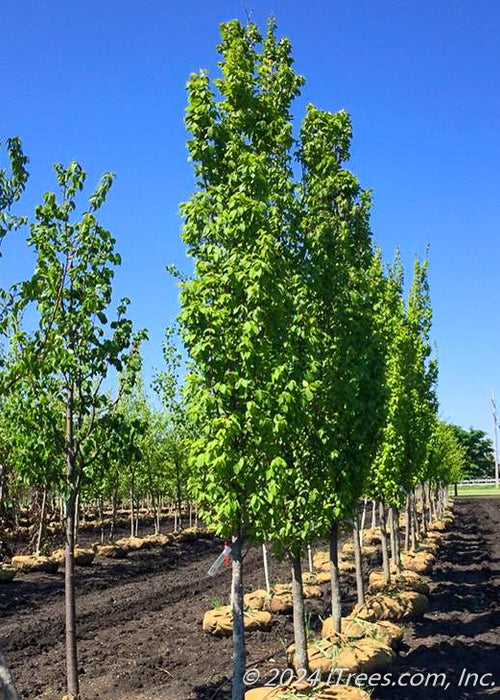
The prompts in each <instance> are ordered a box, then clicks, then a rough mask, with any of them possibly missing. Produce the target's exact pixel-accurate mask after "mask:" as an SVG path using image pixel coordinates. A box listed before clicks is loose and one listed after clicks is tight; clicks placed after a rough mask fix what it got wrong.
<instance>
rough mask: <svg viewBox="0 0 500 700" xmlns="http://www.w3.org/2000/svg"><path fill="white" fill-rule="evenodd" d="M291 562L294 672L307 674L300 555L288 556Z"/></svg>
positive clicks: (307, 661) (307, 664)
mask: <svg viewBox="0 0 500 700" xmlns="http://www.w3.org/2000/svg"><path fill="white" fill-rule="evenodd" d="M290 556H291V560H292V598H293V635H294V640H295V655H296V659H297V666H296V669H295V670H296V671H298V672H300V671H302V672H305V673H306V674H308V673H309V660H308V658H307V632H306V616H305V609H304V592H303V590H302V568H301V564H300V554H299V553H297V554H290Z"/></svg>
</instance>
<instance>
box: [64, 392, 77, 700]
mask: <svg viewBox="0 0 500 700" xmlns="http://www.w3.org/2000/svg"><path fill="white" fill-rule="evenodd" d="M74 450H75V448H74V438H73V387H71V388H70V390H69V392H68V399H67V404H66V482H67V488H68V496H67V499H66V561H65V571H64V587H65V589H64V593H65V617H66V683H67V695H68V696H69V698H71V699H74V698H78V694H79V684H78V661H77V650H76V603H75V505H76V504H75V501H76V498H77V495H78V494H77V492H76V483H77V477H76V465H75V451H74Z"/></svg>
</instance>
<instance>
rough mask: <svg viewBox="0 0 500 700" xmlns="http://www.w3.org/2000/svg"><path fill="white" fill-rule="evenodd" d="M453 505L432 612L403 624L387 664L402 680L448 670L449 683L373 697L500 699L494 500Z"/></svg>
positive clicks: (498, 544) (499, 578)
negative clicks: (398, 647)
mask: <svg viewBox="0 0 500 700" xmlns="http://www.w3.org/2000/svg"><path fill="white" fill-rule="evenodd" d="M456 504H457V505H456V513H457V520H456V525H455V528H454V530H453V532H451V533H450V534H449V535H448V536H447V541H446V545H445V547H444V549H443V551H442V553H441V555H440V557H439V561H438V563H437V564H436V566H435V567H434V570H433V573H432V586H431V595H430V611H429V612H428V613H427V614H426V615H425V617H424V618H422V619H421V620H420V621H419V622H416V623H413V624H411V625H409V627H408V628H407V630H406V633H405V636H404V642H405V647H404V650H403V651H402V653H401V654H400V656H399V657H398V659H397V661H396V663H394V665H393V666H392V667H391V672H392V674H393V677H394V679H396V680H397V678H398V677H399V678H401V680H402V681H403V682H405V683H408V676H405V677H404V678H402V677H401V674H404V673H411V674H418V673H423V674H427V673H428V672H432V673H444V674H446V682H447V683H448V682H449V686H448V687H447V689H445V687H446V686H445V687H442V685H441V679H439V682H438V684H437V685H436V687H432V682H431V681H429V682H428V684H427V686H425V685H423V684H421V685H420V684H419V687H414V688H411V687H405V688H398V687H397V686H396V687H387V688H384V689H380V688H379V689H378V690H377V691H376V692H375V694H374V697H376V698H381V699H382V698H383V700H388V699H389V698H391V700H407V699H408V700H410V699H411V700H420V699H424V698H425V699H426V700H434V699H435V698H436V699H437V698H450V700H455V698H457V699H460V700H465V699H467V698H474V700H476V699H477V700H479V698H484V699H486V698H492V697H500V500H499V499H495V498H476V499H473V498H468V499H465V498H461V499H459V500H457V501H456ZM468 674H477V675H478V678H477V679H475V678H474V676H473V675H472V676H471V677H470V678H469V682H468V683H467V685H465V679H466V678H467V675H468ZM488 674H489V675H488ZM461 678H462V681H461V683H460V680H461ZM414 682H415V683H419V676H415V678H414ZM481 682H482V684H483V685H480V683H481Z"/></svg>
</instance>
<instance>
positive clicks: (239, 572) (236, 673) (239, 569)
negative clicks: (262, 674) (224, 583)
mask: <svg viewBox="0 0 500 700" xmlns="http://www.w3.org/2000/svg"><path fill="white" fill-rule="evenodd" d="M242 544H243V537H242V533H241V527H240V528H239V530H238V532H237V534H236V535H235V536H234V537H233V540H232V546H231V556H232V560H233V564H232V574H233V578H232V586H231V609H232V613H233V688H232V695H231V698H232V700H244V695H245V682H244V674H245V667H246V648H245V628H244V622H243V561H242V552H241V550H242Z"/></svg>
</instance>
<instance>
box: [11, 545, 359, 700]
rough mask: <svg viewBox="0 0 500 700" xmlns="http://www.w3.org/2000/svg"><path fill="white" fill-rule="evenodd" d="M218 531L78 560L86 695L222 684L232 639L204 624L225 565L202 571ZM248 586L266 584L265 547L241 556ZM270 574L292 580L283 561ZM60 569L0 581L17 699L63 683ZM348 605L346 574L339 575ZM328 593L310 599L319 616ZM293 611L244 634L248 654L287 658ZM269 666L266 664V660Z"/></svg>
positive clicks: (106, 698)
mask: <svg viewBox="0 0 500 700" xmlns="http://www.w3.org/2000/svg"><path fill="white" fill-rule="evenodd" d="M221 548H222V544H221V543H220V542H219V541H216V542H215V541H214V542H211V541H206V540H205V541H203V540H200V541H198V542H197V543H195V544H191V545H182V546H169V547H166V548H163V549H157V550H155V551H147V552H136V553H134V554H132V555H130V556H129V557H128V558H127V559H126V560H124V561H120V562H112V561H108V562H106V560H103V559H98V560H96V563H94V565H93V566H92V567H91V568H89V569H81V568H80V569H77V577H78V579H77V616H78V637H79V664H80V673H81V689H82V696H83V697H84V698H85V700H115V699H116V700H118V699H120V700H132V698H133V699H134V700H149V699H150V698H155V699H157V698H158V699H159V698H161V699H162V700H186V699H187V698H195V699H196V700H202V699H203V700H205V698H207V699H208V698H210V697H212V698H213V697H214V691H215V690H217V689H218V688H220V690H221V693H222V694H223V693H225V691H226V690H227V687H228V685H227V683H226V684H224V681H225V679H228V678H229V677H230V674H231V640H230V639H215V638H211V637H209V636H207V635H206V634H204V633H203V631H202V629H201V620H202V618H203V614H204V612H205V611H206V610H207V609H209V608H210V607H213V606H214V605H215V604H220V602H223V603H227V602H228V596H229V590H230V570H225V571H223V572H222V573H220V574H218V575H217V576H216V577H215V578H209V577H207V576H206V572H207V570H208V568H209V566H210V564H211V563H212V562H213V560H214V559H215V557H216V556H217V554H218V553H219V552H220V551H221ZM245 565H246V566H245V569H246V576H245V588H246V590H252V589H255V588H263V587H264V585H265V584H264V573H263V568H262V561H261V553H260V551H259V550H250V551H249V552H248V553H247V555H246V559H245ZM271 577H272V580H273V582H280V581H288V580H289V579H290V574H289V567H288V565H287V564H286V563H279V562H277V561H274V560H273V561H272V564H271ZM63 584H64V582H63V574H62V573H60V574H58V575H57V576H48V575H42V574H38V575H29V576H24V577H23V578H22V579H21V580H16V581H14V582H13V583H12V584H10V585H9V586H2V587H0V619H1V624H0V644H1V645H2V647H3V650H4V652H5V655H6V656H7V658H8V660H9V662H10V664H11V666H12V671H13V673H14V676H15V678H16V682H17V684H18V688H19V691H20V692H21V694H22V697H23V700H37V699H40V700H41V699H42V698H43V699H44V700H47V699H48V698H50V700H56V699H59V700H60V698H61V697H62V695H63V694H64V693H63V690H64V647H63V639H64V617H63V614H64V610H63ZM345 584H346V586H347V588H345V592H346V600H345V604H346V606H351V605H352V603H353V599H352V590H351V589H352V581H351V580H350V579H348V580H346V582H345ZM324 607H325V602H324V601H310V602H308V609H309V611H310V613H311V614H314V619H315V622H316V624H319V613H320V612H322V611H323V609H324ZM292 636H293V635H292V624H291V616H275V619H274V620H273V626H272V630H271V631H270V632H268V633H264V632H254V633H252V634H251V635H249V639H248V652H249V663H253V662H257V661H258V660H259V659H262V658H264V657H271V658H269V659H268V661H267V667H269V668H270V667H272V666H276V665H280V666H284V665H285V654H284V648H285V646H286V644H287V643H290V641H291V640H292ZM265 667H266V666H265V665H264V667H263V668H265Z"/></svg>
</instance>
